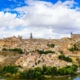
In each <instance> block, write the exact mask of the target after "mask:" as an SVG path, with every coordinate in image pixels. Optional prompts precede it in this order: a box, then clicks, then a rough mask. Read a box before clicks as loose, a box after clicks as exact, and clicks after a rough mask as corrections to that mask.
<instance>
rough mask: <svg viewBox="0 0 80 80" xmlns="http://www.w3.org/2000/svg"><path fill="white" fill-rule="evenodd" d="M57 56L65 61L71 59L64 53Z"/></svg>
mask: <svg viewBox="0 0 80 80" xmlns="http://www.w3.org/2000/svg"><path fill="white" fill-rule="evenodd" d="M58 58H59V59H61V60H65V61H67V62H72V59H71V58H69V57H66V56H65V55H60V56H59V57H58Z"/></svg>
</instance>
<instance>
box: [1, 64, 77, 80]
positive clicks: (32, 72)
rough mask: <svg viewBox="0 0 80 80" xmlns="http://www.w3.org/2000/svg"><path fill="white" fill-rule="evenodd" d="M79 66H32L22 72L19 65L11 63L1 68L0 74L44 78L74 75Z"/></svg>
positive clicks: (24, 77)
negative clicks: (32, 67)
mask: <svg viewBox="0 0 80 80" xmlns="http://www.w3.org/2000/svg"><path fill="white" fill-rule="evenodd" d="M77 68H78V67H77V66H76V65H72V66H66V67H62V68H59V69H57V68H56V67H50V66H43V67H42V68H40V67H36V68H34V69H31V68H30V69H27V70H24V71H21V72H20V71H19V70H18V67H17V66H12V65H9V66H4V67H3V68H1V69H0V76H5V77H13V78H22V79H39V80H42V78H46V76H51V77H53V76H63V75H74V74H76V71H77Z"/></svg>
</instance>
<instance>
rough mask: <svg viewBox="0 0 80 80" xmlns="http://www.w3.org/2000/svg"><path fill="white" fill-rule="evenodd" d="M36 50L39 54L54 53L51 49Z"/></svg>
mask: <svg viewBox="0 0 80 80" xmlns="http://www.w3.org/2000/svg"><path fill="white" fill-rule="evenodd" d="M36 51H37V52H39V53H40V54H48V53H55V52H54V51H51V50H47V51H44V50H36Z"/></svg>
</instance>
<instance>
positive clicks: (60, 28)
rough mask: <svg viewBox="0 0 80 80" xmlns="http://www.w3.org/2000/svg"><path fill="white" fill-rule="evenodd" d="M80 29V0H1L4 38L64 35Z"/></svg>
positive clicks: (0, 32) (0, 25) (0, 34)
mask: <svg viewBox="0 0 80 80" xmlns="http://www.w3.org/2000/svg"><path fill="white" fill-rule="evenodd" d="M79 29H80V0H0V38H4V37H11V36H14V35H15V36H18V35H21V36H23V38H29V34H30V33H31V32H32V33H33V36H34V38H62V37H70V33H71V32H73V33H80V31H79ZM37 33H38V35H37Z"/></svg>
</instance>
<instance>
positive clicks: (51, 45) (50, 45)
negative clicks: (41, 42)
mask: <svg viewBox="0 0 80 80" xmlns="http://www.w3.org/2000/svg"><path fill="white" fill-rule="evenodd" d="M47 46H48V47H51V48H54V46H55V45H54V44H47Z"/></svg>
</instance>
